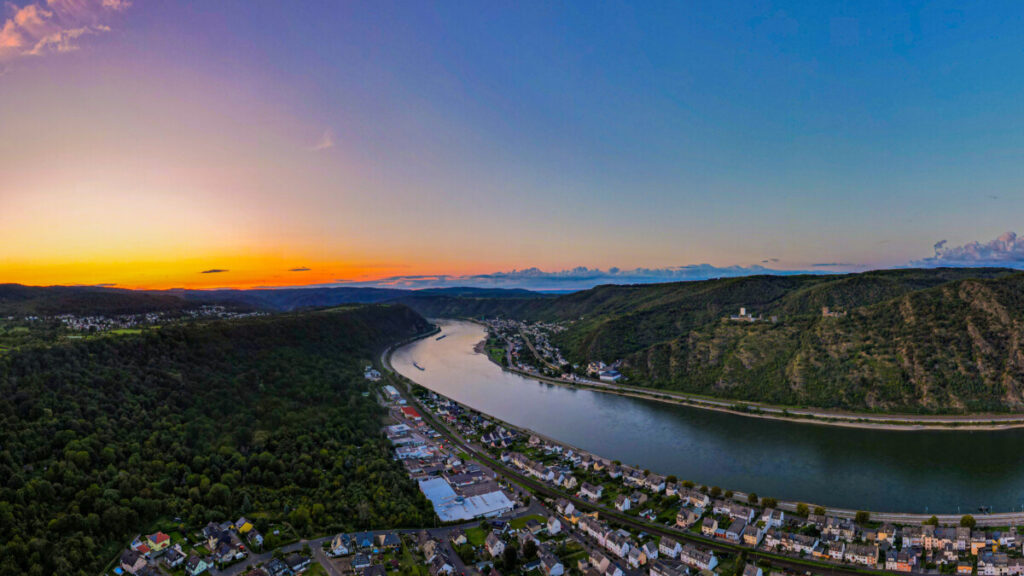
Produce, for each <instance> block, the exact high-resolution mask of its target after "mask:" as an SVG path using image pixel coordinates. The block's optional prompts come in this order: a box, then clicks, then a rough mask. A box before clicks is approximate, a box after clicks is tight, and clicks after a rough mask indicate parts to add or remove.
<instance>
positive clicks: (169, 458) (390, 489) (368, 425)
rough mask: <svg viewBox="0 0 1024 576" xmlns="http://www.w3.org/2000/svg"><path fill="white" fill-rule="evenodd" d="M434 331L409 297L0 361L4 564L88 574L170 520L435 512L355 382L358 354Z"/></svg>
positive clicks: (315, 522) (346, 518) (357, 520)
mask: <svg viewBox="0 0 1024 576" xmlns="http://www.w3.org/2000/svg"><path fill="white" fill-rule="evenodd" d="M428 327H429V326H428V324H427V322H426V321H425V320H423V318H422V317H420V316H418V315H417V314H415V313H414V312H412V311H411V310H409V309H408V308H406V307H402V306H369V307H355V308H349V309H346V310H334V311H330V310H329V311H321V312H311V313H306V314H293V315H282V316H270V317H260V318H251V319H247V320H236V321H231V322H212V323H205V324H192V325H187V326H171V327H167V328H165V329H163V330H160V331H157V332H151V333H146V334H144V335H142V336H138V337H126V338H100V339H94V340H86V341H81V342H79V343H75V344H66V345H57V346H50V347H29V348H23V349H21V350H17V351H14V352H12V353H10V354H8V355H6V356H4V357H2V358H0V575H4V576H6V575H9V574H10V575H13V574H73V575H78V574H83V575H84V574H88V575H95V574H97V573H99V572H100V571H101V569H102V568H103V566H104V565H105V564H106V562H107V561H108V560H109V559H110V558H113V557H114V555H115V554H116V552H117V550H118V549H119V548H121V547H123V546H124V545H125V544H126V543H127V539H128V538H130V537H131V536H132V535H133V534H136V533H138V532H139V531H143V530H149V529H152V528H154V527H155V526H156V525H160V526H171V527H173V526H175V523H174V521H173V519H174V518H181V519H182V521H183V522H185V523H187V524H188V525H190V526H193V527H194V526H197V525H203V524H205V523H206V522H209V521H211V520H218V521H220V520H224V519H234V518H236V517H238V516H240V515H242V514H246V515H249V516H250V517H251V518H254V519H258V520H257V525H260V524H263V523H265V522H269V521H271V520H287V521H288V522H290V523H291V524H292V525H293V526H294V527H295V528H296V529H297V530H298V531H300V533H307V534H308V533H311V532H313V531H317V532H328V531H334V530H354V529H360V528H362V529H365V528H369V527H374V528H381V527H386V526H422V525H425V524H430V523H431V522H432V521H433V513H432V511H431V508H430V506H429V503H428V502H427V501H426V500H425V499H424V498H423V497H422V495H421V494H420V492H419V491H418V490H417V488H416V486H415V484H414V483H413V482H411V481H410V480H409V479H408V477H407V475H406V474H405V473H404V470H403V469H402V468H401V466H400V465H399V464H397V463H396V462H395V461H394V460H393V459H392V457H391V452H390V449H389V446H388V445H387V443H386V441H385V440H384V439H383V438H382V437H381V434H380V426H381V417H382V415H383V410H382V409H381V408H380V407H379V406H378V405H377V404H376V402H375V400H374V397H373V396H372V395H368V396H363V394H362V393H363V392H364V391H365V390H367V383H366V381H365V379H364V378H363V376H362V367H363V365H364V364H365V363H366V362H367V361H369V360H370V359H372V358H374V357H375V356H376V355H377V354H378V353H379V351H380V350H381V349H382V348H383V347H385V346H386V345H388V344H390V343H393V342H395V341H398V340H402V339H405V338H408V337H410V336H412V335H414V334H417V333H420V332H423V331H425V330H426V329H428Z"/></svg>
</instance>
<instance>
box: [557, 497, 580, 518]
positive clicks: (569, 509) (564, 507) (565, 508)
mask: <svg viewBox="0 0 1024 576" xmlns="http://www.w3.org/2000/svg"><path fill="white" fill-rule="evenodd" d="M575 509H576V507H575V506H573V505H572V502H569V501H568V500H566V499H565V498H559V499H558V501H557V502H555V510H556V511H558V513H559V514H561V515H563V516H568V515H570V514H572V513H573V510H575Z"/></svg>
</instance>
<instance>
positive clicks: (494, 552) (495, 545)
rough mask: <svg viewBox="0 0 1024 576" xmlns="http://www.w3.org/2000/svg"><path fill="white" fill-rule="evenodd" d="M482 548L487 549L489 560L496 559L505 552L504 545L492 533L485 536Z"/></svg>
mask: <svg viewBox="0 0 1024 576" xmlns="http://www.w3.org/2000/svg"><path fill="white" fill-rule="evenodd" d="M484 547H486V548H487V553H488V554H490V555H491V558H497V557H498V556H501V553H502V552H504V551H505V543H504V542H502V541H501V538H498V536H497V534H495V533H494V532H491V533H490V534H488V535H487V538H486V539H485V540H484Z"/></svg>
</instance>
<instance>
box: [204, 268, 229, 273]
mask: <svg viewBox="0 0 1024 576" xmlns="http://www.w3.org/2000/svg"><path fill="white" fill-rule="evenodd" d="M224 272H230V270H225V269H223V268H210V269H209V270H203V271H202V272H200V274H223V273H224Z"/></svg>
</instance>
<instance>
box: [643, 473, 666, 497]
mask: <svg viewBox="0 0 1024 576" xmlns="http://www.w3.org/2000/svg"><path fill="white" fill-rule="evenodd" d="M644 485H645V486H647V488H648V489H650V490H651V491H653V492H655V493H657V492H661V491H662V490H664V489H665V477H664V476H659V475H658V474H648V475H647V478H644Z"/></svg>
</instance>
